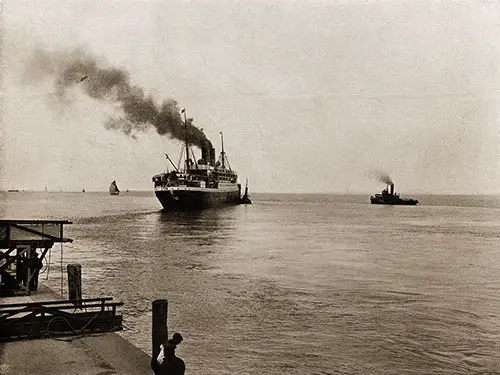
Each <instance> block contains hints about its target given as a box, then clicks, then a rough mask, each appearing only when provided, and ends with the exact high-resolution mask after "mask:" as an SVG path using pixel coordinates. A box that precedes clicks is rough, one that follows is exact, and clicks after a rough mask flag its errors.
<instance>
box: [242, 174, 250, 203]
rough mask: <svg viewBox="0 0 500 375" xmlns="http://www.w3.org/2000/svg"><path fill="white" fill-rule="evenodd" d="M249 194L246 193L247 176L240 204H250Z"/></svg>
mask: <svg viewBox="0 0 500 375" xmlns="http://www.w3.org/2000/svg"><path fill="white" fill-rule="evenodd" d="M251 203H252V201H251V200H250V195H248V178H247V180H246V183H245V194H243V196H242V197H241V204H251Z"/></svg>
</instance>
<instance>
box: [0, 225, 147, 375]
mask: <svg viewBox="0 0 500 375" xmlns="http://www.w3.org/2000/svg"><path fill="white" fill-rule="evenodd" d="M65 224H71V222H69V221H66V220H0V374H2V375H11V374H12V375H28V374H51V375H63V374H76V373H78V374H87V375H102V374H123V375H132V374H151V373H152V371H151V367H150V361H151V357H150V356H149V355H147V354H146V353H145V352H143V351H142V350H140V349H138V348H137V347H135V346H134V345H132V344H131V343H130V342H128V341H127V340H125V339H124V338H122V337H121V336H119V335H118V334H117V333H116V331H120V330H122V329H123V322H122V321H123V318H122V315H121V314H120V313H119V311H118V308H119V307H121V306H122V305H123V303H122V302H113V299H112V298H111V297H99V298H82V290H81V267H80V266H79V265H68V268H67V270H68V289H69V293H68V296H69V299H68V300H65V299H63V298H62V286H63V279H64V277H63V273H62V272H63V271H62V263H63V258H62V255H63V252H62V244H63V243H65V242H72V241H73V240H71V239H69V238H65V237H64V235H63V226H64V225H65ZM55 243H60V244H61V295H57V294H56V293H54V292H53V291H52V290H51V289H49V288H47V287H45V286H44V285H40V286H38V285H37V284H38V283H37V282H36V281H37V280H36V279H37V277H38V271H39V269H40V267H39V265H40V264H41V262H42V261H43V260H44V259H45V257H46V255H47V253H48V252H49V251H50V249H51V248H52V246H53V245H54V244H55ZM37 265H38V267H37Z"/></svg>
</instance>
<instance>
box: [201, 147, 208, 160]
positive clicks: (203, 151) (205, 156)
mask: <svg viewBox="0 0 500 375" xmlns="http://www.w3.org/2000/svg"><path fill="white" fill-rule="evenodd" d="M201 158H202V159H203V161H204V162H205V163H207V164H208V163H209V162H210V149H209V148H208V147H206V146H205V147H202V148H201Z"/></svg>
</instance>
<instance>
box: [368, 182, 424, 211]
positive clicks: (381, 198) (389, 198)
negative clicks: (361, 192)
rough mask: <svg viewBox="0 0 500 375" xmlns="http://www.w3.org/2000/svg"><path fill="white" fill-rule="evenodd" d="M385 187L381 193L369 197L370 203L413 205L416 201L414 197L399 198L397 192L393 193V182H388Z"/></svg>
mask: <svg viewBox="0 0 500 375" xmlns="http://www.w3.org/2000/svg"><path fill="white" fill-rule="evenodd" d="M390 189H391V190H390V191H389V185H388V186H387V188H386V189H384V190H382V194H375V195H374V196H371V197H370V202H371V203H372V204H393V205H406V206H415V205H416V204H417V203H418V200H416V199H408V198H401V197H400V196H399V194H397V193H394V184H390Z"/></svg>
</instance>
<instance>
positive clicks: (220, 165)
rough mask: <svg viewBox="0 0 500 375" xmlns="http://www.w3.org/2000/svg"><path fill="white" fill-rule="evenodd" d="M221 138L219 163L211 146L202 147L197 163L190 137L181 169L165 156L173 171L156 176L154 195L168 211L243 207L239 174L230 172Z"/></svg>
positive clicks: (231, 170) (185, 147)
mask: <svg viewBox="0 0 500 375" xmlns="http://www.w3.org/2000/svg"><path fill="white" fill-rule="evenodd" d="M182 113H184V124H185V126H187V121H186V113H185V111H184V110H183V111H182ZM220 135H221V143H222V151H221V153H220V156H219V158H218V160H217V161H215V148H213V147H212V145H211V143H209V142H208V143H207V144H206V145H205V146H204V147H200V148H201V159H199V160H198V161H196V158H195V157H194V153H193V152H192V150H191V148H190V147H189V143H188V139H187V136H186V139H185V142H184V143H185V144H184V156H185V159H184V163H183V165H182V167H181V165H178V166H176V165H175V164H174V163H173V162H172V160H171V159H170V158H169V156H168V155H167V154H165V156H166V157H167V159H168V161H169V162H170V163H171V164H172V166H173V168H174V170H173V171H170V172H169V171H167V172H166V173H160V174H157V175H154V176H153V184H154V192H155V195H156V197H157V198H158V200H159V201H160V203H161V205H162V206H163V208H164V209H165V210H167V211H174V210H197V209H204V208H209V207H216V206H224V205H232V204H240V203H241V198H240V195H241V185H240V184H239V183H238V174H237V173H236V171H234V170H233V169H231V166H230V164H229V160H228V159H227V156H226V153H225V152H224V138H223V134H222V132H221V133H220ZM179 164H180V163H179Z"/></svg>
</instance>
